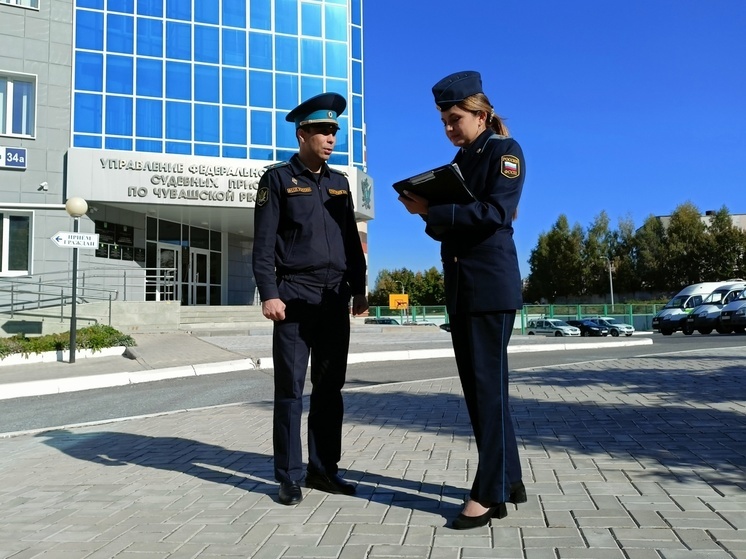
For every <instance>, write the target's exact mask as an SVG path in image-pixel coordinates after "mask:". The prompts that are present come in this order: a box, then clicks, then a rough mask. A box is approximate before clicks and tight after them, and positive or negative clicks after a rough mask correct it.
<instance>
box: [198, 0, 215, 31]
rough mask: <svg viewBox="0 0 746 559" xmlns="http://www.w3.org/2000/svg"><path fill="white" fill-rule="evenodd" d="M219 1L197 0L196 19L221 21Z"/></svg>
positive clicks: (212, 21)
mask: <svg viewBox="0 0 746 559" xmlns="http://www.w3.org/2000/svg"><path fill="white" fill-rule="evenodd" d="M218 8H219V3H218V2H204V1H203V2H195V6H194V21H198V22H200V23H214V24H215V25H217V24H218V23H220V11H219V9H218Z"/></svg>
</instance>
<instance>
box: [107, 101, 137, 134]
mask: <svg viewBox="0 0 746 559" xmlns="http://www.w3.org/2000/svg"><path fill="white" fill-rule="evenodd" d="M106 133H107V134H116V135H117V136H131V135H132V97H119V96H115V95H107V96H106Z"/></svg>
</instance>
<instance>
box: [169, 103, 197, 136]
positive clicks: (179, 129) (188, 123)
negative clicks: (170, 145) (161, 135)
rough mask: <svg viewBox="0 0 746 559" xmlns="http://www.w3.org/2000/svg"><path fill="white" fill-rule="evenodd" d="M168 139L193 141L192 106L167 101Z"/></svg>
mask: <svg viewBox="0 0 746 559" xmlns="http://www.w3.org/2000/svg"><path fill="white" fill-rule="evenodd" d="M166 138H170V139H172V140H191V139H192V105H191V104H190V103H177V102H175V101H166Z"/></svg>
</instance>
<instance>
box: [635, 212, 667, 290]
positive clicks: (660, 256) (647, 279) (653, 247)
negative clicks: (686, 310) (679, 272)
mask: <svg viewBox="0 0 746 559" xmlns="http://www.w3.org/2000/svg"><path fill="white" fill-rule="evenodd" d="M667 242H668V239H667V236H666V229H665V227H663V223H662V222H661V220H660V219H658V218H657V217H655V216H652V215H651V216H648V218H647V219H646V220H645V222H644V223H643V224H642V227H640V228H639V229H638V230H637V232H636V233H635V237H634V239H633V241H632V246H633V250H632V260H633V262H634V266H635V273H636V275H637V277H638V278H639V281H640V287H641V288H642V289H644V290H646V291H668V290H670V289H672V287H671V285H670V278H669V277H668V275H667V274H666V269H665V261H666V258H667V252H666V244H667ZM678 285H679V284H678V283H676V286H678Z"/></svg>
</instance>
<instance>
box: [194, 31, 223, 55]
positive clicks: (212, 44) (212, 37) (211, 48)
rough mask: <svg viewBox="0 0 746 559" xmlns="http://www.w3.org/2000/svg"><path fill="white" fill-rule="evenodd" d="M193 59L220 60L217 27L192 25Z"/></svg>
mask: <svg viewBox="0 0 746 559" xmlns="http://www.w3.org/2000/svg"><path fill="white" fill-rule="evenodd" d="M194 60H196V61H198V62H212V63H214V64H217V63H219V62H220V35H219V33H218V28H217V27H210V26H207V25H195V26H194Z"/></svg>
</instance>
